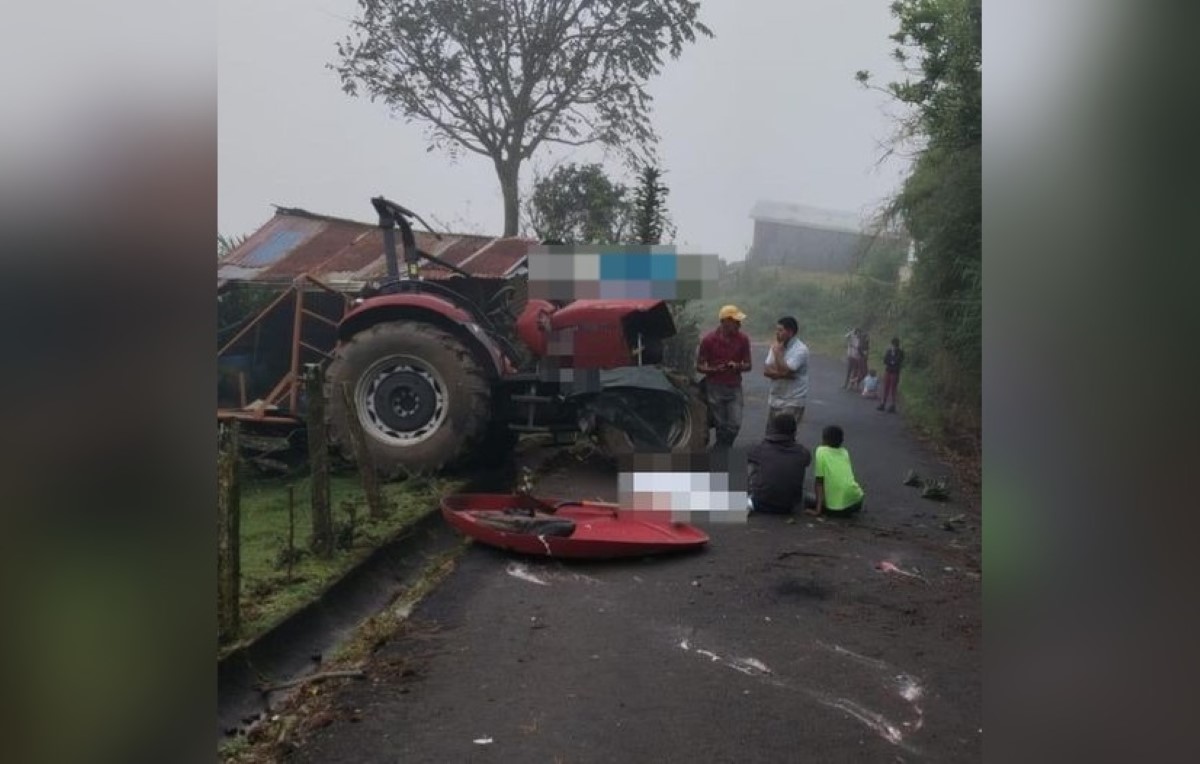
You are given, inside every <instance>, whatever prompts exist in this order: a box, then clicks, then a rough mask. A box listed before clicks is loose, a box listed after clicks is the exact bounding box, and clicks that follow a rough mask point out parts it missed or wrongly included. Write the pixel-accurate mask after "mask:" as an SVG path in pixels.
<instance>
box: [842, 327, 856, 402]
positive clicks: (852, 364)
mask: <svg viewBox="0 0 1200 764" xmlns="http://www.w3.org/2000/svg"><path fill="white" fill-rule="evenodd" d="M845 340H846V381H845V382H843V383H842V388H843V389H844V390H853V389H855V387H856V378H857V377H858V327H855V328H853V329H851V330H850V331H848V332H846V336H845Z"/></svg>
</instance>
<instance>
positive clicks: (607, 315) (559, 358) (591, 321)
mask: <svg viewBox="0 0 1200 764" xmlns="http://www.w3.org/2000/svg"><path fill="white" fill-rule="evenodd" d="M371 203H372V205H373V206H374V207H375V211H376V212H377V213H378V216H379V226H380V228H381V229H382V230H383V237H384V250H385V258H386V261H387V268H388V277H387V279H386V280H385V281H384V282H383V283H382V284H380V285H378V286H377V287H373V288H372V289H370V290H369V291H367V292H365V293H364V297H362V298H361V299H360V300H359V301H358V304H357V305H356V306H355V307H354V308H353V309H351V310H350V311H349V312H348V313H347V314H346V315H345V317H344V318H343V319H342V321H341V323H340V324H339V326H338V344H337V348H336V349H335V351H334V354H333V360H332V361H331V362H330V364H329V367H328V370H327V372H326V380H327V385H328V386H329V389H327V391H326V392H327V399H328V401H329V418H330V435H331V438H332V439H333V440H334V441H335V443H336V444H337V445H338V446H339V447H340V448H341V450H342V451H343V452H344V454H345V455H346V456H347V457H349V458H353V451H352V449H351V448H350V441H349V433H348V427H347V425H348V422H349V421H350V418H351V417H357V418H358V420H359V422H361V424H362V427H363V429H364V430H365V432H366V440H367V444H368V449H369V450H370V453H371V456H372V458H373V460H374V462H375V464H376V467H377V468H378V469H379V471H380V472H381V473H382V474H383V475H385V476H386V477H396V476H399V475H400V474H403V473H406V472H417V471H435V470H438V469H441V468H442V467H445V466H450V465H453V464H458V463H464V462H469V461H472V460H473V459H474V458H476V457H480V456H488V455H500V454H506V453H508V452H509V451H510V450H511V448H512V446H513V444H514V443H515V441H516V438H517V437H518V435H519V434H521V433H553V434H555V435H556V437H559V438H561V437H566V438H568V439H570V438H575V437H578V436H579V434H583V435H585V436H589V437H593V438H595V439H596V441H597V442H598V443H599V445H600V446H601V448H602V449H603V450H604V451H606V452H607V453H609V454H611V455H619V454H621V453H623V452H630V451H633V450H638V451H643V452H686V451H702V450H703V449H704V448H705V446H706V445H707V442H708V427H707V424H708V415H707V411H706V408H705V405H704V402H703V399H702V398H701V397H700V395H699V392H698V390H697V388H696V386H695V385H694V384H693V383H692V382H691V380H690V377H679V376H676V375H674V374H672V373H670V372H668V371H666V370H664V369H663V368H662V367H661V366H660V364H661V361H662V345H663V341H664V340H666V339H667V338H669V337H671V336H673V335H674V334H675V332H676V327H675V323H674V320H673V319H672V317H671V312H670V310H669V308H668V307H667V305H666V303H665V302H664V301H662V300H577V301H574V302H571V303H568V304H565V305H561V304H558V303H552V302H549V301H545V300H536V299H531V300H527V301H526V304H525V305H524V306H523V308H522V309H521V310H520V312H519V313H518V312H517V311H515V310H513V308H512V303H513V299H512V298H513V293H514V291H515V290H514V289H513V287H512V286H505V287H502V288H500V289H498V290H493V291H492V293H491V294H487V293H485V290H483V288H482V286H481V282H480V280H476V279H472V277H471V276H470V275H469V274H467V273H466V272H465V271H462V270H461V269H459V268H457V267H455V266H453V265H451V264H450V263H447V262H445V261H442V260H440V259H438V258H436V257H433V256H432V255H429V254H427V253H425V252H421V251H419V250H418V249H417V246H416V239H415V237H414V235H413V230H412V225H411V223H410V222H409V219H410V218H416V219H417V220H420V218H419V217H417V216H416V215H415V214H414V213H412V212H410V211H408V210H406V209H405V208H403V207H401V206H400V205H398V204H395V203H394V202H391V201H388V200H387V199H384V198H381V197H380V198H375V199H372V200H371ZM397 227H398V228H399V229H400V233H401V242H402V245H403V264H404V270H403V272H402V271H401V270H400V259H399V258H398V257H397V251H396V249H397V248H396V235H395V229H396V228H397ZM422 258H424V259H427V260H429V261H431V262H433V263H435V264H436V265H439V266H441V267H443V268H446V269H448V270H450V271H452V272H455V273H456V274H457V275H458V276H461V278H452V279H450V280H448V281H446V282H442V283H439V282H438V281H429V280H425V279H422V278H421V276H420V272H419V269H418V264H419V263H420V261H421V259H422ZM518 340H519V341H518ZM343 385H348V387H349V390H350V392H351V396H350V398H351V400H352V401H353V408H350V407H348V406H347V405H346V403H345V399H344V397H343V395H342V389H343V387H342V386H343Z"/></svg>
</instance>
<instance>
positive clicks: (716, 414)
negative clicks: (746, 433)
mask: <svg viewBox="0 0 1200 764" xmlns="http://www.w3.org/2000/svg"><path fill="white" fill-rule="evenodd" d="M704 388H705V392H706V394H707V396H708V411H709V415H710V416H711V418H712V425H713V427H714V428H716V431H717V439H716V440H717V445H718V446H720V447H723V448H729V447H730V446H732V445H733V441H734V440H736V439H737V435H738V431H739V430H741V429H742V388H741V386H738V387H730V386H728V385H717V384H713V383H712V382H707V383H706V384H705V385H704Z"/></svg>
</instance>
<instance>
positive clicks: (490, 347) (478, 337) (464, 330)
mask: <svg viewBox="0 0 1200 764" xmlns="http://www.w3.org/2000/svg"><path fill="white" fill-rule="evenodd" d="M387 321H414V322H423V323H428V324H432V325H434V326H437V327H439V328H441V329H444V330H445V331H448V332H450V333H451V334H453V335H455V336H456V337H458V338H459V339H461V340H462V341H463V344H465V345H466V346H467V347H468V348H470V350H471V353H472V355H474V356H475V358H476V360H477V361H478V362H479V364H480V365H481V366H482V367H483V368H484V369H486V370H487V371H488V372H490V374H491V375H492V376H493V378H498V377H500V376H502V375H504V374H506V373H511V372H512V370H513V367H512V362H511V361H510V360H509V359H508V358H507V357H505V355H504V352H503V351H502V350H501V349H500V346H499V345H498V344H497V343H496V341H495V340H493V339H492V338H491V337H490V336H489V335H488V333H487V331H486V330H484V328H483V327H482V326H480V325H479V324H477V323H475V319H474V318H473V317H472V316H471V314H470V313H468V312H467V311H465V310H463V309H462V308H460V307H458V306H457V305H455V304H454V303H452V302H450V301H449V300H446V299H443V298H441V297H438V296H436V295H430V294H420V293H416V294H388V295H380V296H379V297H371V298H369V299H366V300H363V301H362V303H361V304H359V305H357V306H355V307H354V308H352V309H351V310H350V311H349V312H348V313H346V315H345V316H344V317H343V318H342V321H341V323H339V324H338V341H339V342H345V341H346V340H348V339H350V338H351V337H353V336H354V335H356V334H358V333H359V332H362V331H364V330H366V329H369V328H370V327H372V326H375V325H376V324H380V323H384V322H387Z"/></svg>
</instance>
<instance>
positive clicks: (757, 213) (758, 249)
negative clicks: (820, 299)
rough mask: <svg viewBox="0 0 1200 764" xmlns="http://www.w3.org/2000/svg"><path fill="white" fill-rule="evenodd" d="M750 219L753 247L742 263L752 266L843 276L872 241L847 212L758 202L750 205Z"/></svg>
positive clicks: (854, 217) (783, 203)
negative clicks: (752, 227) (821, 272)
mask: <svg viewBox="0 0 1200 764" xmlns="http://www.w3.org/2000/svg"><path fill="white" fill-rule="evenodd" d="M750 217H751V218H753V220H754V243H753V244H752V245H751V247H750V254H749V255H748V256H747V258H746V259H747V262H749V263H751V264H754V265H790V266H794V267H797V268H802V269H804V270H810V271H829V272H834V273H841V272H846V271H849V270H851V269H852V268H853V267H854V265H855V263H856V262H857V260H858V258H859V257H860V256H861V255H862V253H863V252H864V251H865V248H866V246H867V244H869V243H870V241H871V238H872V237H871V235H870V234H868V233H866V226H865V225H864V221H863V220H862V219H861V218H860V217H859V216H857V215H855V214H853V213H849V212H835V211H832V210H822V209H818V208H816V207H806V206H803V205H799V204H788V203H785V202H767V201H762V202H758V203H757V204H755V205H754V209H752V210H751V211H750Z"/></svg>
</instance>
